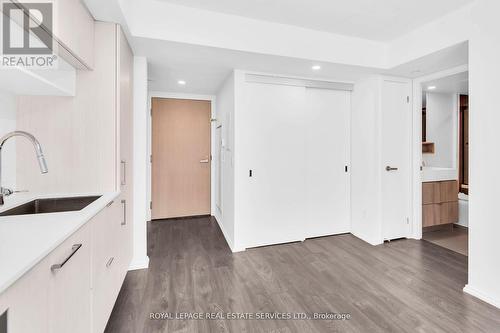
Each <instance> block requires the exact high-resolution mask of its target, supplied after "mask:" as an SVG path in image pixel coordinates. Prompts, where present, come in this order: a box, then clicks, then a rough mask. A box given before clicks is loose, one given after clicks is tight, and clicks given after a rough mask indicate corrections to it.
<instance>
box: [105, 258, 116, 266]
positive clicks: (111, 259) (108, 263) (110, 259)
mask: <svg viewBox="0 0 500 333" xmlns="http://www.w3.org/2000/svg"><path fill="white" fill-rule="evenodd" d="M113 260H115V257H111V258H109V260H108V262H107V263H106V267H109V266H111V264H113Z"/></svg>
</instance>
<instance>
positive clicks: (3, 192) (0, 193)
mask: <svg viewBox="0 0 500 333" xmlns="http://www.w3.org/2000/svg"><path fill="white" fill-rule="evenodd" d="M14 136H23V137H25V138H27V139H28V140H30V142H31V143H32V144H33V147H34V148H35V154H36V158H37V160H38V166H39V167H40V172H41V173H47V172H48V169H47V162H46V161H45V157H44V156H43V151H42V146H40V142H38V140H37V139H36V138H35V137H34V136H33V135H31V134H30V133H28V132H23V131H13V132H10V133H7V134H5V135H4V136H3V137H1V138H0V205H3V204H4V197H6V196H9V195H11V194H12V193H14V191H13V190H11V189H8V188H4V187H2V148H3V145H4V143H5V141H7V140H8V139H10V138H12V137H14Z"/></svg>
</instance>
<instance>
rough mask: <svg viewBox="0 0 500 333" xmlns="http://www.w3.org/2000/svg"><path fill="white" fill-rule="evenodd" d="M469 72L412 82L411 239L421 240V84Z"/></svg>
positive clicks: (442, 73)
mask: <svg viewBox="0 0 500 333" xmlns="http://www.w3.org/2000/svg"><path fill="white" fill-rule="evenodd" d="M467 71H469V65H468V64H466V65H461V66H457V67H453V68H450V69H447V70H444V71H440V72H436V73H432V74H429V75H426V76H421V77H419V78H416V79H414V80H413V130H412V134H413V135H412V138H413V139H412V151H413V153H412V155H413V156H412V165H413V173H412V185H413V186H412V187H413V193H412V196H413V200H412V202H413V219H412V220H413V221H412V223H411V232H410V235H411V238H414V239H422V179H423V171H422V170H421V166H422V93H423V89H422V83H424V82H427V81H430V80H435V79H440V78H443V77H447V76H450V75H454V74H459V73H463V72H467Z"/></svg>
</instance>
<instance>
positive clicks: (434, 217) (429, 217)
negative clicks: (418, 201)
mask: <svg viewBox="0 0 500 333" xmlns="http://www.w3.org/2000/svg"><path fill="white" fill-rule="evenodd" d="M440 220H441V217H440V209H439V204H429V205H423V206H422V227H424V228H425V227H432V226H433V225H438V224H440V222H439V221H440Z"/></svg>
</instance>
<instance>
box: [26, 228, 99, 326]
mask: <svg viewBox="0 0 500 333" xmlns="http://www.w3.org/2000/svg"><path fill="white" fill-rule="evenodd" d="M90 251H91V243H90V226H89V225H88V224H86V225H85V226H83V227H82V228H81V229H80V230H78V231H77V232H76V233H75V234H73V235H72V236H71V237H69V238H68V239H67V240H66V241H65V242H64V243H63V244H61V245H60V246H58V248H57V249H56V250H54V251H53V252H52V253H51V254H50V255H49V265H46V266H45V271H46V273H47V274H48V275H49V284H48V286H49V297H48V304H49V332H51V333H67V332H72V333H79V332H81V333H87V332H89V331H90V269H89V268H90ZM35 282H37V283H39V282H38V281H35Z"/></svg>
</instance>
